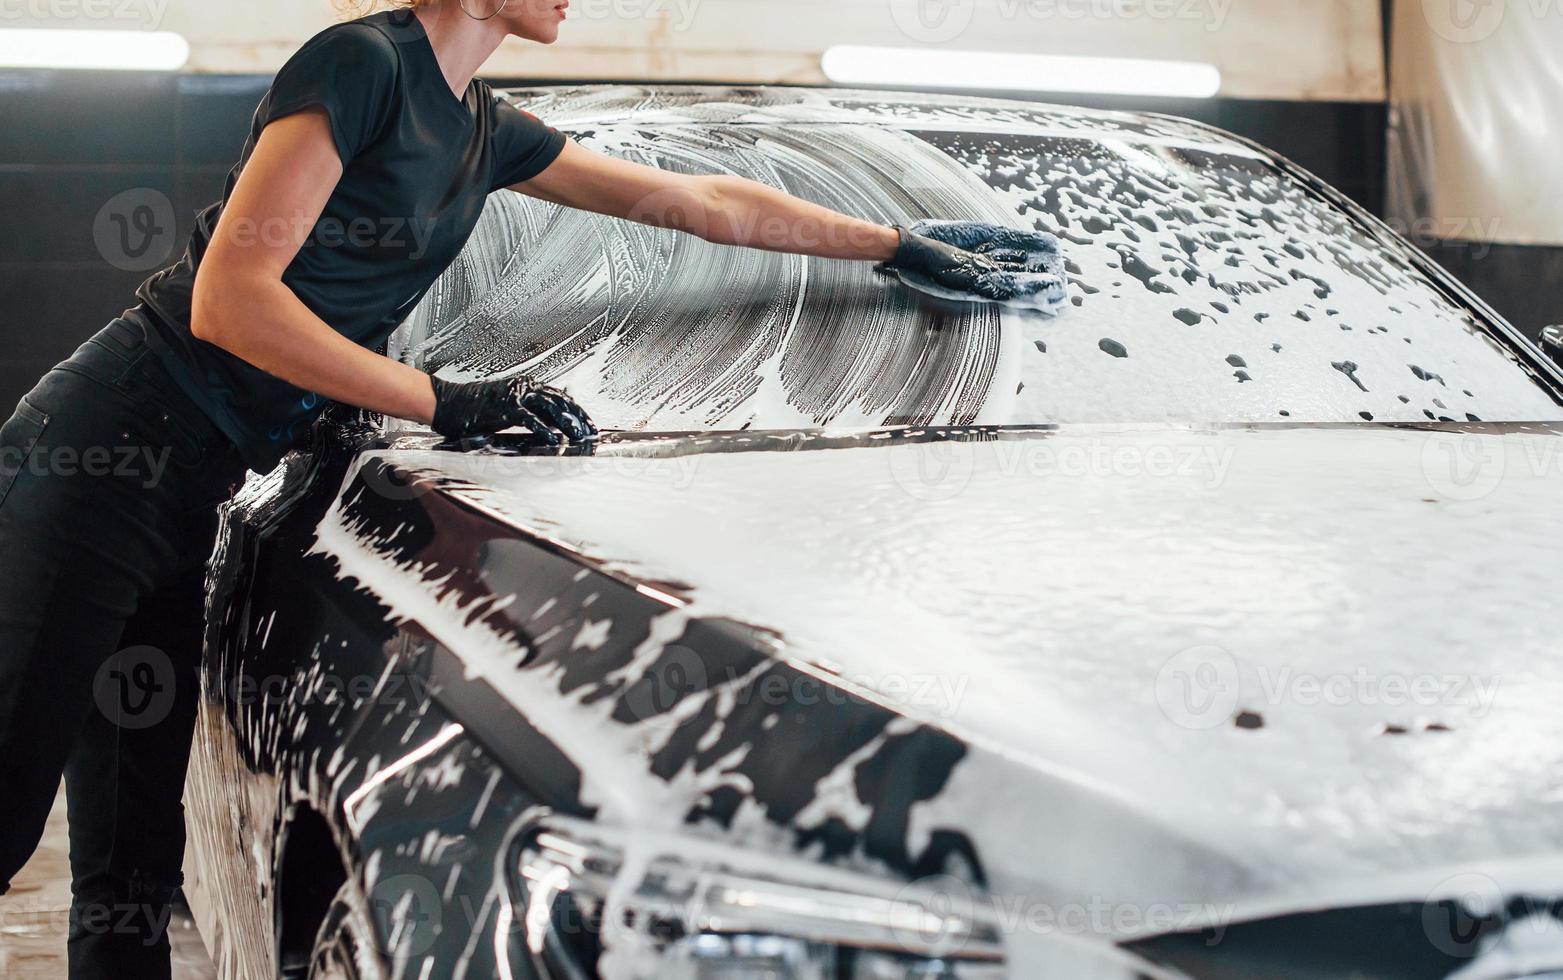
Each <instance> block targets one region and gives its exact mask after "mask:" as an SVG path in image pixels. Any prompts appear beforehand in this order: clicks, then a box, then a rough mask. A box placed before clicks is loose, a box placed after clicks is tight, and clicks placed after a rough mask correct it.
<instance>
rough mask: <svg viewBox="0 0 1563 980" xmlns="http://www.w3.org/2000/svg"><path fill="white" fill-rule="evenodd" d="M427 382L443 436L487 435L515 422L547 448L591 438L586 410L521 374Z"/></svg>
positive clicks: (594, 431) (437, 426)
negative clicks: (480, 379)
mask: <svg viewBox="0 0 1563 980" xmlns="http://www.w3.org/2000/svg"><path fill="white" fill-rule="evenodd" d="M430 380H431V381H433V382H434V431H435V432H438V433H439V434H440V435H442V436H444V437H445V438H447V439H465V438H468V437H469V436H486V435H493V434H494V433H496V432H501V431H503V430H505V429H508V428H511V427H512V426H517V425H519V426H522V427H524V428H527V429H530V430H531V431H532V433H533V434H534V435H536V436H537V437H538V439H540V440H541V441H543V442H544V443H546V444H548V445H550V446H557V445H558V444H559V443H560V442H561V441H563V440H565V439H568V440H569V441H571V442H585V441H586V440H588V439H594V438H596V436H597V427H596V426H595V425H593V424H592V420H591V418H590V417H589V416H588V415H587V414H586V410H585V409H583V408H582V407H581V406H579V405H577V404H576V403H575V402H574V401H572V400H571V399H570V396H569V395H566V394H565V393H564V392H562V391H560V390H559V389H557V388H550V387H548V386H547V385H540V384H538V383H537V382H536V381H533V380H532V379H531V378H529V377H527V376H526V375H524V374H512V375H510V376H509V377H504V378H495V379H494V380H492V381H470V382H458V381H446V380H444V379H443V378H437V377H433V376H431V377H430Z"/></svg>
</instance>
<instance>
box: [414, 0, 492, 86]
mask: <svg viewBox="0 0 1563 980" xmlns="http://www.w3.org/2000/svg"><path fill="white" fill-rule="evenodd" d="M417 17H418V20H419V21H420V22H422V24H423V32H424V33H425V34H427V35H428V36H429V45H430V46H431V47H432V48H434V56H435V58H436V59H438V60H439V63H440V71H441V73H442V74H444V76H445V81H446V82H447V83H448V84H449V85H450V90H451V92H452V93H453V94H455V96H456V97H457V98H461V97H462V96H464V95H466V92H467V86H468V85H470V84H472V78H473V76H474V75H476V74H477V73H478V69H479V68H481V67H483V63H484V62H485V61H487V60H488V59H489V56H490V55H492V54H493V53H494V52H495V51H496V50H498V49H499V45H500V42H501V41H503V40H504V39H505V37H506V36H507V34H508V32H507V31H506V30H505V27H504V22H503V21H501V20H499V19H498V18H495V19H494V20H474V19H472V18H471V17H468V16H467V15H466V14H465V13H463V12H462V9H461V5H460V4H458V3H457V2H456V0H444V2H442V3H436V4H431V5H429V6H425V7H419V8H418V10H417Z"/></svg>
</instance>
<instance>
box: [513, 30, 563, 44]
mask: <svg viewBox="0 0 1563 980" xmlns="http://www.w3.org/2000/svg"><path fill="white" fill-rule="evenodd" d="M513 34H514V36H515V37H518V38H520V39H521V40H523V41H532V42H534V43H536V44H553V43H555V42H556V41H558V40H559V28H558V27H557V26H554V27H544V28H530V29H528V30H525V31H515V32H513Z"/></svg>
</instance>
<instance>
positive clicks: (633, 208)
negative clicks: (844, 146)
mask: <svg viewBox="0 0 1563 980" xmlns="http://www.w3.org/2000/svg"><path fill="white" fill-rule="evenodd" d="M510 189H511V190H513V191H518V192H519V193H522V194H526V195H529V196H531V197H535V198H538V199H540V200H544V201H551V202H553V203H555V204H563V205H564V206H566V207H571V208H577V209H579V210H582V211H593V212H596V213H597V214H606V215H609V216H610V217H614V218H624V219H626V220H628V221H637V222H639V223H641V224H646V225H653V226H656V227H658V228H671V229H673V230H675V231H682V232H687V233H689V234H691V235H694V236H696V237H698V238H703V239H705V240H706V241H708V242H712V243H713V244H717V245H741V246H745V247H747V248H758V249H763V250H765V251H769V252H791V253H794V254H797V255H812V256H815V257H817V258H826V259H857V260H860V261H864V262H884V261H886V260H888V259H889V258H890V257H891V256H893V255H894V254H895V251H896V247H897V246H898V245H899V243H900V238H899V236H898V235H897V234H896V230H895V229H894V228H889V227H886V226H885V225H879V224H874V223H873V222H870V221H862V220H859V219H857V218H853V217H849V216H848V215H844V214H841V213H839V212H836V211H832V210H831V209H829V208H825V207H820V206H819V205H818V204H811V203H810V202H808V201H805V200H802V199H801V198H796V197H793V196H792V195H790V194H786V193H783V192H782V191H779V190H777V189H775V188H774V187H767V186H765V185H764V184H759V183H756V182H754V181H752V180H745V179H743V178H742V177H730V176H725V175H719V176H692V175H690V174H680V173H673V172H672V171H667V170H658V169H657V168H656V167H647V166H644V165H642V164H638V163H631V162H630V161H628V160H621V159H619V158H617V157H611V156H608V155H606V154H603V153H597V152H595V151H593V150H588V149H586V148H585V147H583V146H581V145H580V144H578V143H575V142H574V141H570V142H567V143H566V144H565V148H564V152H563V153H561V154H560V155H559V159H557V160H555V161H554V162H553V164H552V165H551V166H549V168H548V169H547V170H545V171H543V172H542V173H541V174H538V175H537V176H536V177H534V178H532V179H531V180H529V181H526V182H525V183H522V184H516V185H514V186H512V187H511V188H510Z"/></svg>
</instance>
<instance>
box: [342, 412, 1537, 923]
mask: <svg viewBox="0 0 1563 980" xmlns="http://www.w3.org/2000/svg"><path fill="white" fill-rule="evenodd" d="M1560 435H1563V427H1560V426H1558V425H1555V424H1554V425H1537V426H1523V425H1516V426H1499V425H1469V426H1458V425H1437V426H1429V427H1426V428H1410V427H1387V426H1374V425H1360V426H1359V425H1352V426H1335V427H1331V426H1299V427H1286V426H1248V427H1233V428H1223V429H1213V430H1203V431H1202V430H1194V429H1169V428H1165V427H1110V426H1104V427H1075V428H1069V429H1067V430H1008V431H1002V432H1000V431H978V430H964V431H963V430H945V431H938V432H931V431H919V430H894V431H882V432H876V433H872V434H864V435H859V436H851V437H845V438H832V437H826V436H821V435H817V434H815V435H810V434H805V433H798V434H791V435H775V434H744V435H733V436H687V437H679V436H668V437H659V438H653V439H646V440H643V441H640V442H624V443H620V444H617V445H614V444H610V445H607V446H605V447H603V449H602V450H601V451H600V452H599V454H598V455H596V456H594V457H577V458H536V457H505V456H498V455H495V454H491V453H455V452H441V451H427V450H418V449H392V450H389V451H387V452H386V453H383V454H381V456H382V458H386V459H390V460H392V461H394V463H395V464H396V465H397V466H399V467H404V468H410V469H416V470H425V471H429V472H432V473H434V474H437V475H438V476H440V477H441V478H443V479H445V480H446V481H447V482H448V483H449V485H450V486H451V489H450V490H449V491H448V492H450V493H454V494H457V495H459V496H462V497H465V498H467V499H469V500H470V501H472V502H473V503H475V504H479V505H481V506H482V507H483V508H485V509H486V510H487V511H489V512H491V513H494V514H498V515H502V516H503V517H504V519H506V520H508V521H510V522H513V523H514V524H516V525H517V526H519V527H521V528H523V529H525V530H528V531H530V532H531V533H533V534H535V535H538V536H540V537H544V538H547V539H549V540H550V541H552V542H554V543H555V544H556V545H558V546H561V547H563V548H566V549H568V550H571V551H574V552H576V553H579V554H580V555H581V556H584V557H585V558H587V559H589V560H590V561H591V562H593V563H594V564H598V565H600V566H603V567H606V568H609V569H611V570H613V571H615V572H617V573H619V574H621V575H623V576H626V577H628V578H629V579H632V580H635V581H639V582H646V583H655V584H656V587H657V588H658V589H661V590H666V591H672V592H676V593H677V594H678V595H679V596H680V597H681V600H682V601H685V602H687V603H688V605H687V608H686V609H685V610H684V613H685V614H687V615H691V616H698V617H713V618H725V619H732V620H738V621H741V622H743V623H746V624H751V625H753V626H756V627H759V628H761V629H763V630H765V631H766V632H768V633H771V634H774V635H775V636H777V637H779V638H780V643H781V650H782V655H783V656H784V657H786V658H788V659H789V660H791V661H793V662H794V663H796V664H798V665H800V666H801V667H803V668H804V669H807V670H810V671H813V672H816V673H823V674H827V675H830V676H832V677H834V678H837V679H839V680H840V682H841V683H842V684H844V685H847V686H848V687H850V688H852V689H854V690H856V691H858V692H860V693H862V694H863V695H864V696H865V697H867V698H869V699H871V700H873V701H875V702H878V703H879V704H881V705H884V706H888V707H889V708H891V709H893V710H894V711H895V712H897V713H899V714H901V715H904V716H906V717H907V718H909V719H912V720H915V721H917V722H921V723H924V724H927V725H932V726H936V727H937V728H939V729H942V730H944V731H947V732H949V733H950V734H952V735H954V736H955V737H957V738H959V739H960V740H962V742H963V743H965V744H966V745H968V746H969V752H968V753H967V754H966V755H965V757H964V758H963V759H962V760H961V762H960V763H958V764H957V765H956V766H955V768H954V770H953V772H952V774H951V776H950V778H949V780H948V781H947V783H946V785H945V786H944V788H943V789H942V791H940V792H939V793H938V795H937V796H935V797H934V798H932V799H930V800H927V801H923V802H920V803H916V804H915V805H913V806H912V808H911V812H910V818H909V823H908V826H907V829H906V833H907V835H908V837H909V838H910V839H913V840H926V839H927V838H928V836H929V835H931V834H933V833H935V832H936V831H938V830H939V829H940V828H944V827H958V828H961V829H962V830H963V831H965V832H967V833H969V834H970V835H971V837H972V839H973V840H974V841H975V842H976V845H977V847H978V850H979V853H981V854H982V855H984V856H985V863H986V864H987V866H988V868H987V870H988V872H989V876H990V878H991V880H992V881H993V883H994V885H995V887H996V888H998V889H1000V890H1005V889H1009V890H1012V891H1016V892H1022V891H1023V892H1024V893H1025V894H1029V895H1042V896H1048V897H1049V898H1050V899H1052V900H1060V899H1062V898H1063V897H1065V896H1068V897H1069V898H1070V899H1071V900H1078V899H1079V897H1080V896H1081V895H1095V896H1106V897H1107V898H1108V900H1111V901H1132V902H1135V903H1137V904H1139V905H1140V906H1141V907H1143V906H1144V905H1145V904H1146V903H1165V902H1171V901H1173V900H1176V903H1177V904H1178V905H1179V906H1180V907H1181V906H1188V907H1190V908H1196V909H1198V908H1205V909H1206V910H1207V911H1209V912H1214V911H1215V910H1222V911H1221V915H1224V916H1231V917H1253V916H1256V915H1261V914H1270V913H1278V912H1281V911H1285V910H1289V909H1290V910H1296V909H1300V908H1309V907H1317V906H1319V905H1325V904H1327V905H1335V906H1341V905H1351V904H1365V903H1368V902H1374V901H1391V900H1403V899H1411V898H1417V899H1420V898H1424V897H1426V896H1427V895H1428V894H1430V893H1432V892H1434V891H1436V890H1437V889H1439V888H1440V887H1445V886H1447V882H1448V881H1449V880H1451V876H1453V875H1455V874H1456V873H1457V872H1459V871H1461V870H1462V869H1465V870H1469V869H1471V868H1480V869H1485V870H1484V871H1483V873H1484V874H1489V875H1501V876H1503V880H1502V881H1501V883H1500V885H1501V887H1502V888H1503V890H1505V891H1514V890H1519V889H1522V888H1525V887H1528V882H1526V881H1523V880H1521V879H1522V878H1524V877H1525V875H1533V874H1536V873H1538V869H1541V868H1543V865H1540V864H1538V863H1537V859H1539V858H1541V857H1542V856H1545V855H1548V854H1552V853H1555V850H1556V846H1557V842H1558V841H1559V840H1560V839H1563V807H1560V806H1559V804H1560V802H1563V800H1560V791H1559V790H1558V788H1557V787H1558V784H1557V781H1556V779H1555V778H1554V774H1555V773H1557V772H1558V771H1560V768H1563V712H1559V711H1558V710H1557V705H1558V704H1559V703H1563V648H1560V647H1559V644H1558V642H1557V637H1558V636H1560V635H1563V603H1560V602H1558V601H1557V600H1556V598H1555V593H1554V587H1553V584H1552V583H1551V581H1550V579H1551V577H1552V576H1553V575H1554V574H1555V572H1556V569H1557V567H1558V560H1557V553H1556V547H1557V542H1558V541H1560V540H1563V509H1560V507H1559V506H1558V504H1559V501H1560V500H1563V494H1560V491H1563V440H1560ZM777 447H785V448H791V449H795V450H802V451H792V452H781V451H766V450H768V449H776V448H777ZM723 450H726V451H723ZM328 522H329V518H328ZM327 550H329V547H328V549H327ZM670 582H671V583H679V585H678V586H676V587H671V586H668V585H666V583H670ZM673 635H675V636H676V633H675V634H673ZM612 754H613V752H612V751H611V750H608V749H606V748H605V749H604V751H603V752H602V753H601V755H602V756H611V755H612ZM592 755H593V753H583V754H582V758H583V759H587V760H590V758H591V757H592ZM593 764H598V765H602V766H605V767H610V768H611V769H612V771H613V773H614V774H615V777H617V776H621V775H622V774H623V772H624V767H623V760H622V759H620V760H618V761H615V762H611V763H610V762H608V761H605V760H603V759H599V760H598V762H597V763H592V762H590V761H587V762H586V763H585V766H586V767H587V768H590V766H591V765H593ZM839 790H840V787H837V789H836V791H838V792H839ZM692 792H693V790H692ZM821 794H822V795H824V790H823V787H822V788H821ZM913 849H914V850H915V848H913ZM1546 867H1547V868H1548V873H1551V874H1553V875H1554V877H1553V879H1552V880H1554V881H1555V880H1557V878H1556V877H1555V875H1556V873H1557V872H1558V870H1559V869H1558V867H1557V866H1556V865H1555V864H1553V865H1549V866H1546ZM1517 868H1525V869H1526V871H1525V872H1524V873H1522V872H1520V871H1518V870H1516V869H1517ZM1128 931H1129V932H1133V931H1135V930H1134V929H1132V928H1131V929H1129V930H1128Z"/></svg>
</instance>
